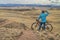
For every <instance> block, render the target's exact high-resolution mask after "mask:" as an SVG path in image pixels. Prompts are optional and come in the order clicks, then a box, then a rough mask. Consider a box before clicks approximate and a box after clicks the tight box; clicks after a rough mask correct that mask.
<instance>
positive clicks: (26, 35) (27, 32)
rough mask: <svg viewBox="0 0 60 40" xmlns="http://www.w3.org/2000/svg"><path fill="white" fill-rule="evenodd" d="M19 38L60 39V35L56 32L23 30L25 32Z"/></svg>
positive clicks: (26, 39)
mask: <svg viewBox="0 0 60 40" xmlns="http://www.w3.org/2000/svg"><path fill="white" fill-rule="evenodd" d="M18 40H60V35H59V34H58V33H55V32H46V31H42V32H34V31H32V30H23V34H22V36H20V37H19V39H18Z"/></svg>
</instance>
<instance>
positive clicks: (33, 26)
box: [31, 21, 53, 32]
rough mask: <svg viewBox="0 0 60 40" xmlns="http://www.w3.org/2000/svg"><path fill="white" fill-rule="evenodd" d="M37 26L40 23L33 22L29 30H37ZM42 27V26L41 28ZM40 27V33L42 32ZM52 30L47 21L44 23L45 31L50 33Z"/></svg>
mask: <svg viewBox="0 0 60 40" xmlns="http://www.w3.org/2000/svg"><path fill="white" fill-rule="evenodd" d="M39 24H40V21H36V22H34V23H33V24H32V25H31V29H32V30H38V27H39ZM42 27H43V26H42ZM42 27H41V29H40V31H41V30H43V29H42ZM52 30H53V26H52V25H51V24H50V23H49V22H48V21H47V22H46V23H45V31H50V32H51V31H52Z"/></svg>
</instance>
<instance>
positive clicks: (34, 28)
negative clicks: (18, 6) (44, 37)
mask: <svg viewBox="0 0 60 40" xmlns="http://www.w3.org/2000/svg"><path fill="white" fill-rule="evenodd" d="M38 27H39V25H38V24H37V23H36V22H34V23H33V24H32V25H31V29H32V30H37V29H38Z"/></svg>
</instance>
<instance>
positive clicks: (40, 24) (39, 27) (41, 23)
mask: <svg viewBox="0 0 60 40" xmlns="http://www.w3.org/2000/svg"><path fill="white" fill-rule="evenodd" d="M41 26H42V22H40V25H39V27H38V31H40V29H41Z"/></svg>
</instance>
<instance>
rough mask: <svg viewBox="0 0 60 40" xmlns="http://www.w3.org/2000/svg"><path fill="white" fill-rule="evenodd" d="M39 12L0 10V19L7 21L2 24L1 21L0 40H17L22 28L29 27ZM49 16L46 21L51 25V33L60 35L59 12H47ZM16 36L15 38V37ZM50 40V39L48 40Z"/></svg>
mask: <svg viewBox="0 0 60 40" xmlns="http://www.w3.org/2000/svg"><path fill="white" fill-rule="evenodd" d="M40 12H41V11H40V10H30V11H11V10H10V11H9V10H0V18H2V19H7V20H9V21H7V22H5V23H4V20H2V21H1V22H2V23H1V22H0V23H1V25H3V26H1V25H0V26H1V27H0V40H17V37H18V36H17V35H20V33H21V27H22V29H23V28H24V27H26V26H27V27H29V28H30V27H31V24H32V23H33V22H35V20H36V18H37V16H38V15H39V14H40ZM49 12H50V14H49V16H48V17H47V20H48V21H49V22H50V23H51V24H52V25H53V27H54V29H53V31H52V32H57V33H60V31H59V29H60V10H49ZM4 24H5V25H4ZM16 36H17V37H16ZM50 39H51V38H50ZM41 40H43V39H41Z"/></svg>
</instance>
